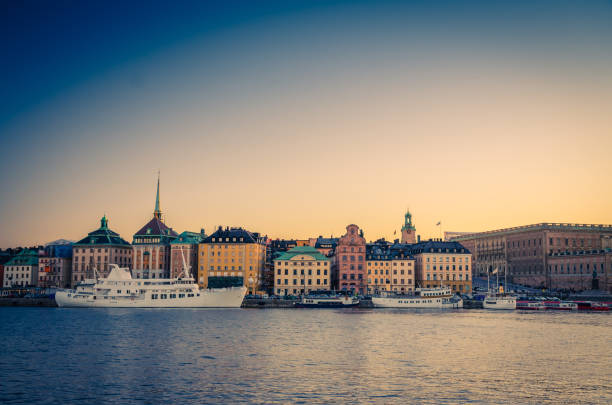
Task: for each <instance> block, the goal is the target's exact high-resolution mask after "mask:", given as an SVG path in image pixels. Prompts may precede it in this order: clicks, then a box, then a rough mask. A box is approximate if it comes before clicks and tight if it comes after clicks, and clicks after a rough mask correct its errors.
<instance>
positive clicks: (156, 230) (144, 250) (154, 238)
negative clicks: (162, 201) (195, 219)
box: [132, 177, 178, 279]
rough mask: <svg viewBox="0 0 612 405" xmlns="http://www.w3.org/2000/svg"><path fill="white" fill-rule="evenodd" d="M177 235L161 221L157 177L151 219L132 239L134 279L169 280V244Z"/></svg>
mask: <svg viewBox="0 0 612 405" xmlns="http://www.w3.org/2000/svg"><path fill="white" fill-rule="evenodd" d="M177 237H178V234H177V233H176V232H175V231H174V230H173V229H172V228H170V227H168V226H167V225H166V224H165V223H164V222H163V221H162V212H161V209H160V205H159V177H158V178H157V194H156V196H155V209H154V210H153V218H151V220H150V221H149V222H147V223H146V224H145V225H144V226H143V227H142V228H140V230H139V231H138V232H136V233H135V234H134V237H133V239H132V249H133V259H132V262H133V264H134V270H133V271H132V274H133V275H134V277H135V278H143V279H149V278H169V277H170V258H171V243H172V241H174V240H175V239H176V238H177Z"/></svg>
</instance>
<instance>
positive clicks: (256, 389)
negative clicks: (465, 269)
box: [0, 308, 612, 404]
mask: <svg viewBox="0 0 612 405" xmlns="http://www.w3.org/2000/svg"><path fill="white" fill-rule="evenodd" d="M0 320H1V321H0V322H1V323H0V338H1V339H2V340H1V346H0V394H1V395H0V397H1V398H2V401H7V402H8V403H74V402H78V403H100V402H105V403H121V404H124V403H162V402H163V403H177V402H185V403H222V402H228V403H236V402H257V403H274V402H285V403H289V402H291V403H300V402H301V403H330V402H336V403H337V402H351V403H357V402H358V403H365V402H368V403H372V402H379V403H414V402H418V403H457V402H472V403H572V404H573V403H611V402H612V385H611V384H612V383H611V381H612V314H605V313H600V314H593V313H554V312H546V313H524V312H487V311H478V310H459V311H449V312H409V311H398V310H359V309H351V310H260V309H254V310H246V309H235V310H202V309H200V310H196V309H151V310H147V309H144V310H143V309H118V308H112V309H58V308H0Z"/></svg>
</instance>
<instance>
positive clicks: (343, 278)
mask: <svg viewBox="0 0 612 405" xmlns="http://www.w3.org/2000/svg"><path fill="white" fill-rule="evenodd" d="M347 276H350V277H348V279H349V280H355V274H346V273H344V274H343V275H342V280H347ZM357 280H363V274H357Z"/></svg>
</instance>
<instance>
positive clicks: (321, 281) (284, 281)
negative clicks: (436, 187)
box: [276, 278, 327, 285]
mask: <svg viewBox="0 0 612 405" xmlns="http://www.w3.org/2000/svg"><path fill="white" fill-rule="evenodd" d="M304 281H305V280H304V279H303V278H301V279H299V282H300V285H304ZM315 281H316V283H315V284H316V285H327V279H326V278H324V279H320V278H317V279H315ZM276 284H285V285H288V284H289V279H287V278H285V279H280V278H279V279H276ZM297 284H298V279H296V278H294V279H293V285H297ZM307 284H308V285H312V284H313V282H312V279H311V278H309V279H308V280H307Z"/></svg>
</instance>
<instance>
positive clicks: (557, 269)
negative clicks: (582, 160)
mask: <svg viewBox="0 0 612 405" xmlns="http://www.w3.org/2000/svg"><path fill="white" fill-rule="evenodd" d="M597 267H598V266H597V263H593V267H592V268H591V266H590V263H586V266H583V263H580V264H579V266H577V267H576V265H575V264H574V266H573V268H572V266H570V265H569V264H567V265H563V264H561V265H557V264H555V265H554V267H553V265H551V264H549V265H548V270H549V271H550V272H551V273H553V272H554V273H557V274H564V273H566V274H570V272H571V273H573V274H578V273H580V274H582V272H583V270H584V271H586V273H590V272H591V269H592V270H594V271H597ZM610 269H611V270H612V263H611V264H610ZM599 270H600V271H601V272H602V273H603V272H604V264H603V263H599Z"/></svg>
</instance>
